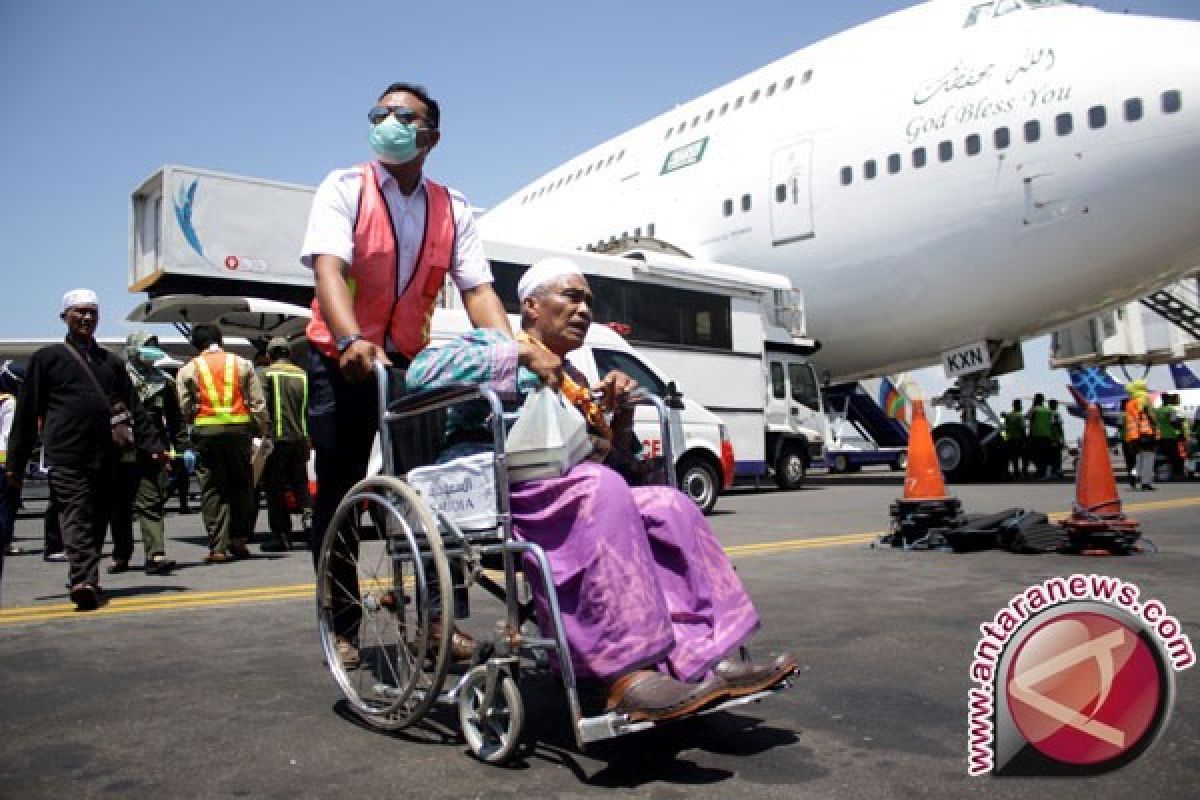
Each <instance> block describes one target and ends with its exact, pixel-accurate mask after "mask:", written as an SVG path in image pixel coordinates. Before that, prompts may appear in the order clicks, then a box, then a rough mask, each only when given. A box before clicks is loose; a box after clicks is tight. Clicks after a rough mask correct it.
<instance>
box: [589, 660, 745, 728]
mask: <svg viewBox="0 0 1200 800" xmlns="http://www.w3.org/2000/svg"><path fill="white" fill-rule="evenodd" d="M724 696H725V686H724V681H723V680H721V679H720V678H717V677H715V676H714V677H712V678H709V679H707V680H704V681H700V682H699V683H683V682H681V681H677V680H675V679H674V678H671V677H669V676H667V675H663V674H662V673H661V672H653V671H650V670H638V671H637V672H631V673H629V674H628V675H623V676H621V677H620V678H619V679H618V680H617V682H616V683H614V684H613V685H612V687H611V688H610V689H609V693H608V700H607V702H606V703H605V710H606V711H612V712H615V713H617V714H623V715H625V716H626V717H628V718H629V720H630V722H662V721H665V720H669V719H677V718H679V717H682V716H684V715H686V714H690V713H692V712H693V711H699V710H700V709H702V708H704V707H706V706H709V705H712V704H713V703H715V702H717V701H718V700H720V699H721V698H722V697H724Z"/></svg>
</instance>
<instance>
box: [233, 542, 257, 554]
mask: <svg viewBox="0 0 1200 800" xmlns="http://www.w3.org/2000/svg"><path fill="white" fill-rule="evenodd" d="M229 553H230V555H232V556H233V557H234V558H253V556H252V555H251V553H250V548H249V547H246V543H245V542H230V544H229Z"/></svg>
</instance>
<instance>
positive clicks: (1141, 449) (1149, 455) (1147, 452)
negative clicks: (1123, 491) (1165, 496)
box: [1125, 380, 1158, 492]
mask: <svg viewBox="0 0 1200 800" xmlns="http://www.w3.org/2000/svg"><path fill="white" fill-rule="evenodd" d="M1125 391H1127V392H1128V393H1129V399H1128V400H1126V401H1125V441H1127V442H1129V446H1130V449H1131V450H1133V452H1134V453H1136V454H1137V476H1136V480H1137V482H1138V483H1140V484H1141V488H1142V491H1145V492H1151V491H1154V456H1155V453H1156V452H1157V450H1158V446H1157V445H1158V432H1157V430H1156V429H1155V426H1154V422H1155V420H1154V414H1153V413H1151V409H1150V400H1149V398H1147V397H1146V382H1145V381H1143V380H1136V381H1130V382H1129V383H1127V384H1125Z"/></svg>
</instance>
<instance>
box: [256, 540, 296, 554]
mask: <svg viewBox="0 0 1200 800" xmlns="http://www.w3.org/2000/svg"><path fill="white" fill-rule="evenodd" d="M258 549H259V551H260V552H263V553H286V552H287V551H289V550H291V549H292V545H291V542H289V541H288V540H287V539H286V538H284V539H272V540H270V541H269V542H263V543H262V544H261V545H259V546H258Z"/></svg>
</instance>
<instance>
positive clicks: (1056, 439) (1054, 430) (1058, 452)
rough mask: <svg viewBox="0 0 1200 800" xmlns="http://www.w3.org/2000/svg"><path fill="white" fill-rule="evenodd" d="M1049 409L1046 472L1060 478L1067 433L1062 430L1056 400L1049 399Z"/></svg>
mask: <svg viewBox="0 0 1200 800" xmlns="http://www.w3.org/2000/svg"><path fill="white" fill-rule="evenodd" d="M1047 406H1048V407H1049V409H1050V467H1049V469H1048V470H1047V471H1048V472H1049V473H1050V474H1051V475H1052V476H1054V477H1056V478H1059V477H1062V457H1063V449H1064V448H1065V447H1066V446H1067V432H1066V430H1065V429H1064V428H1063V418H1062V414H1060V413H1059V411H1058V400H1057V399H1056V398H1053V397H1051V398H1050V399H1049V400H1048V401H1047Z"/></svg>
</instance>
